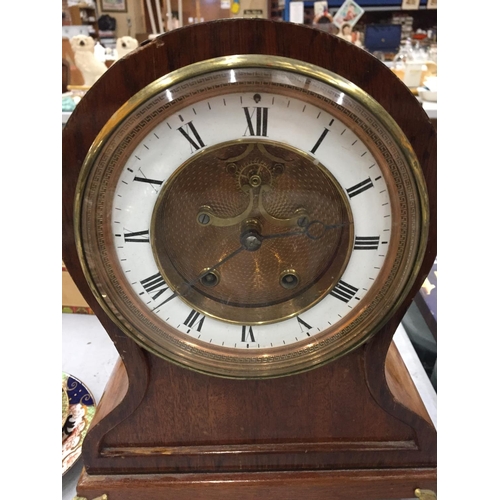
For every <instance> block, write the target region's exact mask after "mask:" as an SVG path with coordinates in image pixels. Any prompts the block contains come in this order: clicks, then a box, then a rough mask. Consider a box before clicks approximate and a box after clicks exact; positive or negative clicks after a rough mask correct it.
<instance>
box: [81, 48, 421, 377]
mask: <svg viewBox="0 0 500 500" xmlns="http://www.w3.org/2000/svg"><path fill="white" fill-rule="evenodd" d="M236 68H270V69H276V70H284V71H288V72H291V73H297V74H300V75H303V76H305V77H309V78H312V79H316V80H318V81H320V82H322V83H325V84H326V85H329V86H331V87H334V88H336V89H338V90H339V91H340V92H342V93H344V94H345V95H347V96H349V97H350V98H351V99H353V100H354V101H355V102H357V103H358V104H359V105H361V106H362V107H363V108H365V109H366V110H367V111H368V113H369V114H370V115H372V116H373V117H374V118H375V117H376V118H375V119H376V120H377V121H378V123H379V124H380V126H381V127H382V128H383V129H384V130H385V131H386V132H387V134H388V136H389V137H390V140H391V141H392V142H393V143H394V144H395V146H396V147H397V148H398V149H399V151H400V153H401V155H402V157H403V158H404V161H405V163H406V165H407V167H408V171H409V173H410V176H411V179H410V182H411V183H412V184H413V185H414V189H413V194H414V195H415V198H416V199H415V200H414V203H415V205H416V211H417V213H416V215H415V217H416V221H415V223H414V224H415V228H414V241H412V242H411V244H410V247H411V248H409V249H407V251H406V253H405V256H406V257H405V259H404V261H403V262H402V263H401V265H400V267H399V268H398V269H396V270H395V272H396V275H397V278H398V279H394V280H393V282H394V285H393V286H392V288H391V289H390V290H387V292H386V293H385V295H384V297H383V300H382V303H383V307H380V308H379V311H378V312H377V313H376V314H371V315H370V316H368V318H366V317H364V319H360V318H353V321H352V322H351V324H350V325H349V326H350V331H349V332H348V333H347V334H345V335H342V336H340V337H339V338H338V341H337V340H336V341H335V343H334V344H335V345H334V346H333V347H332V343H333V342H332V338H331V337H333V336H334V335H335V332H334V331H330V330H327V331H324V332H322V334H321V337H320V338H318V339H317V340H314V341H312V342H311V343H310V344H308V345H299V346H297V349H295V350H289V351H286V350H281V351H280V350H279V349H277V350H273V351H272V352H271V351H269V352H268V353H267V354H262V353H260V352H259V353H255V352H254V353H252V352H250V353H249V352H244V353H241V355H239V354H240V353H237V355H235V354H234V350H233V351H232V354H231V355H228V356H224V355H221V354H220V353H218V352H208V353H207V355H206V357H203V356H201V357H200V356H199V355H198V354H199V353H198V352H197V350H198V348H197V347H196V346H194V345H193V344H192V342H191V339H186V338H185V336H183V334H182V333H181V332H178V333H179V335H178V336H175V335H174V336H173V337H171V341H172V348H171V350H170V351H169V352H168V353H165V352H163V351H162V350H159V349H158V348H157V347H156V346H155V345H154V343H153V342H151V341H150V339H148V338H146V337H145V336H144V335H143V333H142V332H141V331H139V330H138V329H137V328H135V327H133V326H132V325H130V323H129V321H127V320H126V319H125V318H124V317H123V315H122V314H121V313H120V311H119V310H118V309H116V307H115V305H114V304H113V302H112V300H111V301H110V299H109V297H103V294H102V291H101V290H100V289H99V285H98V284H97V283H96V280H95V278H94V276H93V274H92V272H91V268H92V259H93V256H88V255H87V254H86V249H84V243H85V238H86V236H85V235H83V232H82V217H83V202H84V193H85V187H86V184H87V180H88V177H89V175H90V173H91V171H92V168H93V166H94V162H95V161H96V160H97V158H98V157H99V155H100V153H101V152H102V151H103V149H104V147H105V145H106V142H107V141H108V140H109V139H110V137H111V136H112V135H113V134H114V133H115V132H116V131H117V130H118V129H119V127H120V125H121V124H122V123H123V121H124V120H125V119H126V118H127V117H128V116H130V115H131V114H132V113H133V112H134V111H135V110H137V109H138V108H139V107H140V106H141V105H142V104H143V103H144V102H146V101H147V100H148V99H149V98H150V97H151V96H153V95H156V94H157V93H158V92H161V91H165V90H167V89H168V88H169V87H171V86H173V85H175V84H177V83H180V82H183V81H185V80H188V79H190V78H194V77H197V76H200V75H204V74H208V73H211V72H214V71H218V70H224V69H229V70H230V69H236ZM429 217H430V211H429V202H428V196H427V190H426V186H425V180H424V177H423V173H422V171H421V169H420V166H419V162H418V159H417V157H416V155H415V153H414V152H413V149H412V147H411V144H410V143H409V141H408V139H407V138H406V137H405V135H404V133H403V132H402V131H401V129H400V128H399V126H398V125H397V124H396V122H395V121H394V120H393V119H392V117H391V116H390V115H389V114H388V113H387V112H386V111H385V109H384V108H383V107H382V106H380V104H378V103H377V102H376V101H375V100H374V99H373V98H372V97H371V96H370V95H368V94H367V93H366V92H365V91H363V90H362V89H360V88H359V87H357V86H356V85H354V84H353V83H351V82H349V81H347V80H345V79H344V78H342V77H341V76H339V75H336V74H334V73H332V72H330V71H328V70H326V69H323V68H320V67H318V66H314V65H312V64H309V63H305V62H302V61H298V60H294V59H289V58H284V57H279V56H262V55H235V56H226V57H220V58H216V59H211V60H207V61H201V62H198V63H194V64H192V65H190V66H187V67H184V68H181V69H179V70H176V71H173V72H172V73H170V74H168V75H166V76H165V77H162V78H160V79H158V80H156V81H154V82H152V83H151V84H150V85H148V86H146V87H145V88H144V89H143V90H141V91H140V92H138V93H137V94H136V95H135V96H134V97H132V98H131V99H130V100H129V101H127V102H126V103H125V104H124V105H123V106H122V107H121V108H120V109H118V110H117V111H116V113H115V114H114V115H113V116H112V117H111V119H110V120H109V121H108V123H107V124H106V125H105V126H104V127H103V129H102V130H101V132H100V133H99V134H98V136H97V137H96V139H95V141H94V143H93V144H92V146H91V148H90V150H89V152H88V154H87V157H86V159H85V161H84V164H83V166H82V169H81V171H80V176H79V180H78V186H77V193H76V197H75V212H74V222H75V238H76V244H77V250H78V255H79V258H80V262H81V265H82V269H83V272H84V275H85V277H86V279H87V281H88V283H89V286H90V288H91V290H92V292H93V294H94V295H95V297H96V299H97V301H98V302H99V304H100V305H101V307H102V308H103V309H104V311H105V312H106V313H107V315H108V316H109V317H110V318H111V320H112V321H113V322H114V323H115V324H116V325H117V326H118V327H119V328H120V329H121V330H122V331H124V332H125V333H126V334H127V335H129V336H130V337H132V338H133V339H134V340H135V341H136V342H137V343H138V344H139V345H141V346H142V347H144V348H146V349H148V350H150V351H151V352H153V353H154V354H156V355H159V356H160V357H163V358H165V359H169V360H170V361H172V362H175V363H178V364H181V365H183V366H185V367H188V368H191V369H194V370H196V371H199V372H203V373H208V374H211V375H216V376H221V377H229V378H270V377H277V376H283V375H290V374H293V373H298V372H301V371H305V370H309V369H312V368H314V367H317V366H320V365H322V364H324V363H326V362H329V361H331V360H333V359H335V358H337V357H339V356H342V355H344V354H346V353H347V352H350V351H351V350H353V349H355V348H356V347H358V346H359V345H361V344H362V343H364V342H365V341H366V340H367V339H368V338H370V337H371V336H372V335H374V334H375V333H376V332H377V331H378V330H379V329H380V328H381V327H382V326H383V325H384V324H385V323H386V322H387V320H388V319H389V318H390V317H391V315H392V314H393V313H394V311H395V310H396V309H397V308H398V307H399V306H400V305H401V303H402V301H403V300H404V298H405V297H406V295H407V293H408V292H409V290H410V288H411V286H412V285H413V284H414V281H415V279H416V276H417V273H418V270H419V269H420V266H421V264H422V261H423V257H424V252H425V248H426V243H427V236H428V230H429ZM407 243H408V242H407ZM408 244H409V243H408ZM89 259H90V262H89ZM379 288H380V287H379ZM348 330H349V329H348ZM337 333H338V332H337ZM329 337H330V338H329ZM257 354H258V356H257ZM252 356H253V357H252Z"/></svg>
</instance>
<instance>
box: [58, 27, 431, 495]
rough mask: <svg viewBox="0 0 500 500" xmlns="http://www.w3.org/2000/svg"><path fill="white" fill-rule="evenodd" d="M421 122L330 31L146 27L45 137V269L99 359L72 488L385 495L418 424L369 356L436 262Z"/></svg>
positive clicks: (411, 459) (380, 67)
mask: <svg viewBox="0 0 500 500" xmlns="http://www.w3.org/2000/svg"><path fill="white" fill-rule="evenodd" d="M435 182H436V133H435V129H434V128H433V126H432V125H431V123H430V122H429V120H428V118H427V116H426V115H425V113H424V112H423V110H422V108H421V106H420V104H419V103H418V102H417V100H416V99H415V98H414V97H413V95H412V94H411V92H410V91H409V90H408V88H407V87H406V86H405V85H403V83H402V82H400V81H399V80H398V78H397V77H396V76H395V75H394V74H393V73H392V72H391V71H390V70H389V69H388V68H387V67H386V66H385V65H384V64H383V63H381V62H380V61H378V60H377V59H375V58H374V57H372V56H371V55H370V54H368V53H367V52H365V51H363V50H362V49H359V48H357V47H355V46H354V45H352V44H350V43H348V42H345V41H343V40H341V39H339V38H337V37H334V36H330V35H328V34H326V33H323V32H320V31H317V30H315V29H310V28H307V27H305V26H299V25H294V24H290V23H275V22H270V21H265V20H241V19H239V20H236V19H234V20H224V21H215V22H210V23H204V24H198V25H194V26H190V27H186V28H182V29H178V30H175V31H172V32H169V33H166V34H164V35H161V36H159V37H158V38H156V39H155V40H153V41H151V42H149V43H147V44H145V45H143V46H141V47H140V48H139V49H138V50H136V51H135V52H133V53H132V54H130V55H128V56H126V57H124V58H122V59H120V60H119V61H117V62H116V63H115V64H113V66H112V67H110V68H109V69H108V71H107V72H106V73H105V74H104V75H103V76H102V77H101V78H100V79H99V80H98V81H97V82H96V83H95V84H94V85H93V86H92V88H91V89H90V90H89V91H88V93H87V94H86V95H85V96H84V98H83V99H82V101H81V102H80V103H79V104H78V106H77V108H76V109H75V111H74V112H73V113H72V116H71V118H70V120H69V121H68V124H67V125H66V127H65V129H64V131H63V259H64V262H65V264H66V267H67V269H68V271H69V272H70V274H71V276H72V277H73V279H74V281H75V283H76V284H77V286H78V288H79V289H80V291H81V293H82V295H83V296H84V298H85V299H86V301H87V302H88V304H89V305H90V306H91V308H92V310H93V311H94V312H95V314H96V316H97V317H98V319H99V320H100V322H101V323H102V325H103V326H104V328H105V330H106V331H107V333H108V334H109V336H110V338H111V339H112V341H113V342H114V344H115V346H116V348H117V350H118V353H119V354H120V359H119V361H118V363H117V365H116V367H115V370H114V372H113V374H112V376H111V379H110V381H109V383H108V385H107V387H106V390H105V392H104V395H103V397H102V400H101V402H100V404H99V407H98V409H97V413H96V416H95V418H94V421H93V423H92V427H91V429H90V431H89V433H88V435H87V437H86V439H85V442H84V445H83V462H84V471H83V473H82V476H81V478H80V481H79V484H78V494H79V495H80V496H83V497H86V498H88V499H91V498H95V497H98V496H99V495H103V494H106V495H107V498H108V499H109V500H115V499H118V500H132V499H134V500H138V499H142V498H144V499H146V498H147V499H148V500H156V499H164V498H176V499H193V498H204V499H210V498H213V499H234V498H241V499H254V498H259V497H264V498H278V497H279V496H281V497H283V498H287V499H313V498H314V499H316V498H317V499H320V498H321V499H323V498H325V499H327V498H328V499H333V498H335V499H344V498H345V499H353V498H359V499H389V498H391V499H398V498H410V497H412V496H414V492H415V490H416V489H420V491H423V490H433V491H435V490H436V431H435V429H434V427H433V425H432V423H431V421H430V418H429V416H428V414H427V412H426V410H425V407H424V405H423V403H422V401H421V399H420V397H419V395H418V392H417V391H416V389H415V387H414V385H413V383H412V380H411V377H410V376H409V374H408V372H407V371H406V369H405V367H404V364H403V362H402V360H401V358H400V356H399V354H398V352H397V350H396V349H395V347H394V346H393V345H392V337H393V335H394V332H395V330H396V328H397V326H398V325H399V323H400V321H401V319H402V317H403V315H404V313H405V311H406V310H407V308H408V306H409V305H410V303H411V301H412V299H413V297H414V296H415V294H416V293H417V292H418V289H419V287H420V286H421V284H422V282H423V281H424V279H425V277H426V275H427V273H428V272H429V270H430V268H431V265H432V262H433V261H434V258H435V255H436V234H435V231H436V223H435V216H436V213H435V197H436V187H435Z"/></svg>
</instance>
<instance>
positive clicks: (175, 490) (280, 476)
mask: <svg viewBox="0 0 500 500" xmlns="http://www.w3.org/2000/svg"><path fill="white" fill-rule="evenodd" d="M436 482H437V481H436V469H435V468H423V469H391V470H387V469H386V470H382V469H379V470H376V469H374V470H359V469H358V470H336V471H299V472H297V471H281V472H262V473H252V472H248V473H237V472H235V473H225V474H217V473H215V474H207V473H195V474H131V475H125V474H124V475H97V476H91V475H89V474H87V472H86V471H85V470H84V471H83V473H82V475H81V477H80V481H79V484H78V495H79V496H80V497H84V498H86V499H88V500H91V499H94V498H96V497H97V498H101V496H102V495H103V494H106V495H107V500H164V499H165V498H173V499H174V498H175V500H193V498H203V499H204V500H234V499H235V498H238V499H239V500H255V499H256V498H283V499H286V500H304V499H305V498H307V499H314V500H322V499H325V500H353V499H357V498H359V499H363V500H396V499H399V500H400V499H403V498H416V495H415V490H416V489H417V488H419V489H420V490H431V491H436Z"/></svg>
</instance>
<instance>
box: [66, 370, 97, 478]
mask: <svg viewBox="0 0 500 500" xmlns="http://www.w3.org/2000/svg"><path fill="white" fill-rule="evenodd" d="M62 384H63V389H65V390H66V393H67V395H68V400H69V410H68V416H67V418H66V421H65V422H64V424H63V427H62V473H63V475H64V474H65V473H66V472H68V470H69V469H70V468H71V467H72V466H73V465H74V463H75V462H76V460H77V459H78V457H79V456H80V455H81V453H82V442H83V439H84V438H85V436H86V435H87V431H88V430H89V427H90V422H92V418H93V417H94V414H95V401H94V397H93V396H92V394H91V393H90V391H89V390H88V388H87V387H86V386H85V385H84V384H83V383H82V382H81V381H80V380H78V379H77V378H76V377H73V376H71V375H68V374H67V373H63V374H62Z"/></svg>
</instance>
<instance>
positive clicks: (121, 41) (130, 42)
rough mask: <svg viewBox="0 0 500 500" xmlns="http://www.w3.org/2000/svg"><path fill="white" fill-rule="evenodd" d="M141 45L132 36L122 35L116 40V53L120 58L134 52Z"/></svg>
mask: <svg viewBox="0 0 500 500" xmlns="http://www.w3.org/2000/svg"><path fill="white" fill-rule="evenodd" d="M138 46H139V42H138V41H137V40H136V39H135V38H132V37H131V36H122V37H120V38H117V40H116V54H117V56H118V59H121V58H122V57H123V56H124V55H126V54H128V53H129V52H132V51H133V50H135V49H136V48H137V47H138Z"/></svg>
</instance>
